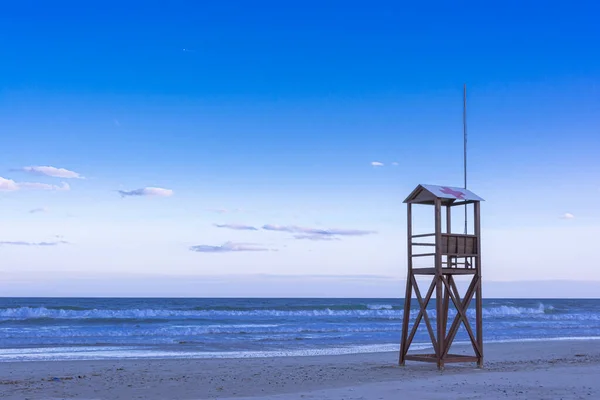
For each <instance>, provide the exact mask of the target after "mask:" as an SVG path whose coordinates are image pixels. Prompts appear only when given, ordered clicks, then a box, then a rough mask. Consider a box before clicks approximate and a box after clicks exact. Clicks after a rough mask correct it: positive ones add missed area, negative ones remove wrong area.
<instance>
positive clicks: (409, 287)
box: [399, 203, 412, 365]
mask: <svg viewBox="0 0 600 400" xmlns="http://www.w3.org/2000/svg"><path fill="white" fill-rule="evenodd" d="M406 237H407V240H408V243H410V242H411V241H412V238H411V237H412V204H410V203H409V204H407V205H406ZM407 254H408V259H407V265H406V269H407V274H406V292H405V293H404V315H403V316H402V337H401V339H400V360H399V364H400V365H404V360H405V356H406V353H407V352H408V344H407V339H408V324H409V320H410V299H411V297H412V279H411V276H412V247H411V246H410V245H409V246H408V249H407Z"/></svg>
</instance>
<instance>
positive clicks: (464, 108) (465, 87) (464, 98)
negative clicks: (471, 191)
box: [463, 83, 467, 235]
mask: <svg viewBox="0 0 600 400" xmlns="http://www.w3.org/2000/svg"><path fill="white" fill-rule="evenodd" d="M463 140H464V154H463V165H464V176H465V189H466V188H467V84H466V83H465V84H464V85H463ZM466 234H467V205H466V204H465V235H466Z"/></svg>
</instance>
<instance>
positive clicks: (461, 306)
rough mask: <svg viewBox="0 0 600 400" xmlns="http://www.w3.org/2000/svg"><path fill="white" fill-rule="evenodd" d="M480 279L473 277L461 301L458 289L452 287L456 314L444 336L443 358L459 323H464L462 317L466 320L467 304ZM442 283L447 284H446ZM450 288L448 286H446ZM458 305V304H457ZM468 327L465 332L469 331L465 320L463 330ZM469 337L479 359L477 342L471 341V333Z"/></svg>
mask: <svg viewBox="0 0 600 400" xmlns="http://www.w3.org/2000/svg"><path fill="white" fill-rule="evenodd" d="M480 280H481V278H480V277H479V276H477V275H475V276H474V277H473V280H472V281H471V284H470V285H469V288H468V289H467V292H466V293H465V297H464V299H463V300H462V301H461V300H460V295H459V294H458V289H457V288H456V286H455V285H452V292H451V293H452V294H453V296H452V302H453V303H454V305H455V307H456V309H457V311H458V313H457V315H456V317H455V318H454V321H453V322H452V326H451V327H450V330H449V331H448V335H447V336H446V340H445V344H446V346H445V351H444V354H443V357H445V356H446V355H447V354H448V351H449V350H450V346H449V345H450V344H451V343H452V341H453V340H454V337H455V336H456V334H457V332H458V328H459V326H460V322H461V321H464V320H463V317H465V319H466V310H467V308H468V306H469V303H470V302H471V300H472V299H473V295H474V294H475V289H476V288H477V286H478V285H479V284H481V283H480ZM452 282H454V280H452ZM444 283H445V284H447V282H445V280H444ZM448 286H450V285H448ZM457 303H458V304H457ZM467 326H468V328H467V331H469V330H470V325H468V320H467V325H466V326H465V328H466V327H467ZM469 336H470V339H471V344H472V345H473V349H474V350H475V353H476V354H477V356H478V357H481V351H480V349H479V345H478V344H477V341H476V340H474V339H473V332H472V331H471V332H469Z"/></svg>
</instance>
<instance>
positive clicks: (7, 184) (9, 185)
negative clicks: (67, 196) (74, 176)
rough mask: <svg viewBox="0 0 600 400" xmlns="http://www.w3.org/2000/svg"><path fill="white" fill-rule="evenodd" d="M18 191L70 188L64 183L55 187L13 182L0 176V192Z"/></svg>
mask: <svg viewBox="0 0 600 400" xmlns="http://www.w3.org/2000/svg"><path fill="white" fill-rule="evenodd" d="M20 189H34V190H36V189H37V190H70V189H71V187H70V186H69V184H68V183H66V182H63V183H62V184H61V185H60V186H57V185H50V184H47V183H38V182H15V181H13V180H12V179H6V178H3V177H1V176H0V191H5V192H14V191H17V190H20Z"/></svg>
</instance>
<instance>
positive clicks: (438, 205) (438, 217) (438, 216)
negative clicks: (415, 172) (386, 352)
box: [434, 198, 444, 369]
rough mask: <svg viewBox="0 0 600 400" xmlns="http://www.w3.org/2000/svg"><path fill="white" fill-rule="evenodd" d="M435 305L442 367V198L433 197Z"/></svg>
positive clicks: (438, 363)
mask: <svg viewBox="0 0 600 400" xmlns="http://www.w3.org/2000/svg"><path fill="white" fill-rule="evenodd" d="M434 268H435V275H434V279H435V280H436V285H435V305H436V322H435V323H436V328H437V349H436V353H437V354H436V356H437V366H438V368H439V369H442V368H444V362H443V360H442V355H443V354H444V326H443V325H444V309H443V306H444V304H443V281H442V200H441V199H439V198H437V199H435V265H434Z"/></svg>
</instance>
